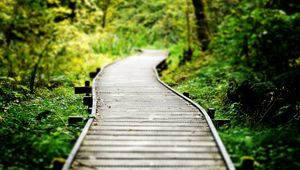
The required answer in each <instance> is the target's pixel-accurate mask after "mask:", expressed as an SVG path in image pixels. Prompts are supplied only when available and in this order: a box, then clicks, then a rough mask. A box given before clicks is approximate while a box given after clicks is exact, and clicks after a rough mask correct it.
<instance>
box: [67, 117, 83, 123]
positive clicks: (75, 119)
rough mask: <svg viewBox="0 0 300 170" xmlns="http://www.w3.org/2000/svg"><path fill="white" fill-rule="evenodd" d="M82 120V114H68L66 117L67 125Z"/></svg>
mask: <svg viewBox="0 0 300 170" xmlns="http://www.w3.org/2000/svg"><path fill="white" fill-rule="evenodd" d="M82 121H83V117H82V116H69V118H68V124H69V125H73V124H75V123H78V122H82Z"/></svg>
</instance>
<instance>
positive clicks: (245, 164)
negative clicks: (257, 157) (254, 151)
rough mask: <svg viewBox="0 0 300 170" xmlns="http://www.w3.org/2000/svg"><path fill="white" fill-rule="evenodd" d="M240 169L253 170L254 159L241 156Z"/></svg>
mask: <svg viewBox="0 0 300 170" xmlns="http://www.w3.org/2000/svg"><path fill="white" fill-rule="evenodd" d="M241 169H243V170H254V158H253V157H252V156H243V157H242V164H241Z"/></svg>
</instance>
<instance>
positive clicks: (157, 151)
mask: <svg viewBox="0 0 300 170" xmlns="http://www.w3.org/2000/svg"><path fill="white" fill-rule="evenodd" d="M165 57H166V53H165V52H161V51H144V52H143V53H142V54H141V55H137V56H133V57H130V58H128V59H125V60H122V61H120V62H117V63H115V64H113V65H111V66H109V67H107V68H106V69H105V70H103V73H102V74H101V76H100V77H97V78H96V81H95V82H96V93H97V111H96V119H95V120H94V122H93V124H92V126H91V127H90V129H89V132H88V133H87V135H86V137H85V139H84V141H83V143H82V144H81V147H80V149H79V151H78V153H77V155H76V158H75V160H74V162H73V164H72V169H80V170H90V169H101V170H103V169H104V170H106V169H109V170H115V169H121V170H128V169H142V170H146V169H164V170H166V169H172V170H174V169H197V170H198V169H200V170H201V169H203V170H208V169H211V170H225V169H227V168H226V166H225V162H224V160H223V158H222V155H221V154H220V150H219V148H218V146H217V144H216V142H215V140H214V137H213V135H212V133H211V131H210V128H209V126H208V124H207V122H206V120H205V119H204V116H203V115H202V113H201V112H200V111H199V110H198V109H197V108H196V107H195V106H193V105H191V104H190V103H189V102H187V101H186V100H184V99H182V98H180V97H179V96H178V95H176V94H174V93H173V92H171V91H170V90H169V89H167V88H166V87H165V86H163V85H162V84H160V83H159V82H158V81H157V78H156V74H155V72H154V71H153V68H154V66H156V65H157V64H158V63H159V62H160V61H162V60H163V59H164V58H165Z"/></svg>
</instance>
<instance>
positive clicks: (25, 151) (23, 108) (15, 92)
mask: <svg viewBox="0 0 300 170" xmlns="http://www.w3.org/2000/svg"><path fill="white" fill-rule="evenodd" d="M0 83H1V88H0V93H1V98H0V102H1V103H2V105H1V110H0V116H1V122H0V125H1V128H0V137H1V139H5V140H2V141H1V145H0V150H1V151H2V152H1V155H0V160H1V162H0V169H51V166H52V165H51V161H52V159H53V158H55V157H66V156H67V155H68V154H69V152H70V149H71V148H72V143H73V142H74V141H75V140H76V138H77V136H78V135H79V133H80V129H81V128H80V127H81V126H82V125H80V126H79V125H78V126H74V127H70V126H67V117H68V116H69V115H74V114H75V115H83V116H84V115H86V109H85V108H84V106H82V105H81V99H80V97H76V96H74V95H73V89H72V88H56V89H53V90H51V91H49V90H47V89H39V90H38V91H37V92H36V94H34V95H32V94H29V90H28V89H24V88H23V87H22V86H20V85H16V84H11V83H10V82H6V81H3V80H1V81H0ZM12 86H13V87H12ZM85 117H86V116H85Z"/></svg>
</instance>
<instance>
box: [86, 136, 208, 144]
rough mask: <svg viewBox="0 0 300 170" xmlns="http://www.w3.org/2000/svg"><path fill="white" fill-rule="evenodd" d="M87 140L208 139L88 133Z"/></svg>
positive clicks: (201, 138) (202, 138)
mask: <svg viewBox="0 0 300 170" xmlns="http://www.w3.org/2000/svg"><path fill="white" fill-rule="evenodd" d="M85 139H86V140H110V141H112V140H118V141H134V140H135V141H174V143H175V141H199V142H200V141H201V140H204V139H208V138H207V137H202V136H117V135H114V136H108V135H105V136H104V135H103V136H101V135H87V136H86V138H85Z"/></svg>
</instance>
